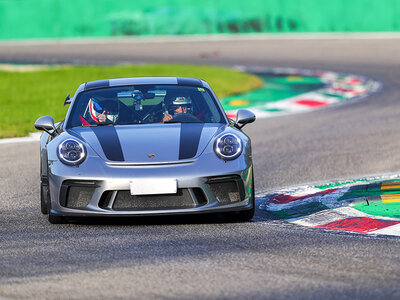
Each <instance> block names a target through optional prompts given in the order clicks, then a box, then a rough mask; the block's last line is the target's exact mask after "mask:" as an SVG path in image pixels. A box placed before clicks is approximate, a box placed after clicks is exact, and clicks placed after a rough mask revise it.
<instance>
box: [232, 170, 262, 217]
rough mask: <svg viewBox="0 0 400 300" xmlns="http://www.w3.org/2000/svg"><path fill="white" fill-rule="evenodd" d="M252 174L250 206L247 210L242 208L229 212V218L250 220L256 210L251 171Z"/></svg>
mask: <svg viewBox="0 0 400 300" xmlns="http://www.w3.org/2000/svg"><path fill="white" fill-rule="evenodd" d="M251 176H252V182H251V200H250V202H251V204H252V205H251V206H252V207H251V208H250V209H248V210H243V211H239V212H236V213H233V214H229V215H228V218H229V219H233V220H235V221H242V222H246V221H250V220H251V219H252V218H253V217H254V213H255V211H256V197H255V192H254V175H253V173H252V174H251Z"/></svg>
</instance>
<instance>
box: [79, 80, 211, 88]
mask: <svg viewBox="0 0 400 300" xmlns="http://www.w3.org/2000/svg"><path fill="white" fill-rule="evenodd" d="M134 84H176V85H185V86H198V87H207V88H209V85H208V84H207V83H206V82H205V81H204V80H201V79H196V78H189V77H130V78H115V79H103V80H96V81H90V82H86V84H85V86H84V90H90V89H96V88H102V87H111V86H120V85H134Z"/></svg>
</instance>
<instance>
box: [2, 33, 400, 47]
mask: <svg viewBox="0 0 400 300" xmlns="http://www.w3.org/2000/svg"><path fill="white" fill-rule="evenodd" d="M338 39H345V40H371V39H378V40H396V39H400V33H398V32H331V33H290V32H288V33H242V34H208V35H195V34H193V35H180V36H178V37H177V36H172V35H158V36H126V37H103V38H93V37H92V38H90V37H82V38H59V39H26V40H4V41H2V42H1V46H8V45H10V46H14V45H20V46H34V45H64V44H67V45H88V44H89V45H90V44H93V45H95V44H127V43H181V42H220V41H235V42H236V41H252V40H255V41H263V40H265V41H270V40H338Z"/></svg>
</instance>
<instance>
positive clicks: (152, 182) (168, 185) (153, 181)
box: [129, 178, 178, 195]
mask: <svg viewBox="0 0 400 300" xmlns="http://www.w3.org/2000/svg"><path fill="white" fill-rule="evenodd" d="M129 185H130V192H131V195H156V194H176V193H177V191H178V182H177V180H176V179H175V178H146V179H143V178H140V179H134V180H132V181H130V182H129Z"/></svg>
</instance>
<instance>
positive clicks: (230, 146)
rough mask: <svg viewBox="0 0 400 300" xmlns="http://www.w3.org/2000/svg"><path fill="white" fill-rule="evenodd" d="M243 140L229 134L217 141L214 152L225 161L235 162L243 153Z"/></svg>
mask: <svg viewBox="0 0 400 300" xmlns="http://www.w3.org/2000/svg"><path fill="white" fill-rule="evenodd" d="M242 150H243V146H242V140H241V139H240V138H239V137H237V136H236V135H234V134H231V133H228V134H224V135H222V136H220V137H219V138H218V139H216V140H215V144H214V151H215V153H216V154H217V155H218V156H219V157H220V158H221V159H223V160H233V159H235V158H238V157H239V155H240V154H241V153H242Z"/></svg>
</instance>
